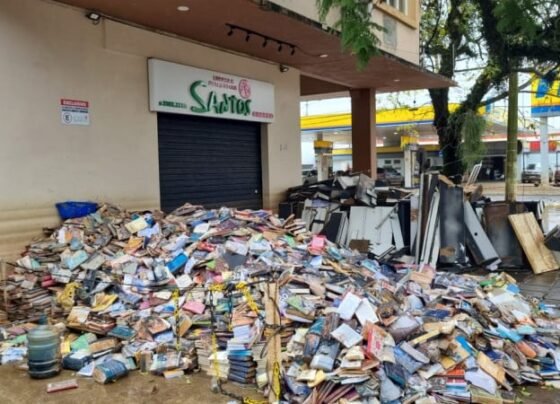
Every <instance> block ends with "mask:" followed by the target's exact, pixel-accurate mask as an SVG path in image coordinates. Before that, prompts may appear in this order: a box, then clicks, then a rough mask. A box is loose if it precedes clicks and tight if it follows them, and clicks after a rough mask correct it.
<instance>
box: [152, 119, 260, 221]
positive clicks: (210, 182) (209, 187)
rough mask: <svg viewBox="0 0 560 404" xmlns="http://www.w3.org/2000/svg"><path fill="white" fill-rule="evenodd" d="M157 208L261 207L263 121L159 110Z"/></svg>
mask: <svg viewBox="0 0 560 404" xmlns="http://www.w3.org/2000/svg"><path fill="white" fill-rule="evenodd" d="M158 140H159V178H160V197H161V208H162V210H164V211H165V212H170V211H172V210H173V209H175V208H177V207H179V206H181V205H182V204H183V203H185V202H190V203H193V204H203V205H205V206H206V207H210V208H212V207H220V206H228V207H236V208H250V209H260V208H262V171H261V124H260V123H258V122H246V121H237V120H228V119H216V118H206V117H199V116H192V115H180V114H169V113H161V112H159V113H158Z"/></svg>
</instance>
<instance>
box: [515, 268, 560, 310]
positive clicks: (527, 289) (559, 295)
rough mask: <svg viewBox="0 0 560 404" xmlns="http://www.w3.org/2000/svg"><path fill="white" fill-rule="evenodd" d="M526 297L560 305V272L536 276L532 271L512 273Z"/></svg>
mask: <svg viewBox="0 0 560 404" xmlns="http://www.w3.org/2000/svg"><path fill="white" fill-rule="evenodd" d="M511 275H513V276H514V277H515V278H516V279H517V282H518V284H519V287H520V289H521V292H522V293H523V294H524V295H525V296H532V297H536V298H538V299H542V300H544V301H545V302H546V303H550V304H558V305H560V271H552V272H547V273H544V274H539V275H535V274H533V273H532V272H531V271H520V272H513V273H511Z"/></svg>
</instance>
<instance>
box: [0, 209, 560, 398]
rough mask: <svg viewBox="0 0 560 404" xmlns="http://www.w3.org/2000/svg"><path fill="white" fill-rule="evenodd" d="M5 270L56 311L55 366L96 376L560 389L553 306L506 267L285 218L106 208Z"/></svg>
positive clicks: (268, 386) (16, 352) (433, 390)
mask: <svg viewBox="0 0 560 404" xmlns="http://www.w3.org/2000/svg"><path fill="white" fill-rule="evenodd" d="M390 219H391V218H390V217H389V218H388V223H389V225H391V223H392V222H391V221H390ZM384 223H385V222H384ZM382 226H383V225H382ZM367 230H368V231H370V229H367ZM15 267H16V270H15V272H14V274H15V275H13V276H15V277H12V278H10V279H11V282H15V281H16V280H18V281H20V278H19V277H18V276H20V275H21V274H23V273H25V274H30V273H35V274H36V275H35V276H37V281H36V282H35V283H34V284H33V287H32V288H30V289H29V290H34V288H37V287H39V288H40V290H41V291H42V293H45V294H46V296H47V297H48V300H49V304H50V305H52V308H51V309H48V310H46V311H47V312H48V313H49V314H50V317H51V322H52V323H53V324H55V326H56V327H57V328H58V329H59V330H60V332H61V333H62V335H63V337H64V339H63V342H62V346H61V348H62V353H63V355H64V359H63V363H62V364H63V366H64V367H66V368H68V369H72V370H74V371H76V372H77V373H78V375H79V376H80V377H94V375H97V376H99V377H94V378H95V380H97V381H98V382H103V383H104V382H107V381H110V379H108V378H107V377H101V376H104V375H106V373H103V372H104V369H106V368H108V367H111V366H112V364H114V361H117V362H120V363H121V364H123V365H124V367H123V368H122V369H124V370H126V372H125V371H124V370H123V372H122V374H123V375H124V374H127V373H128V372H129V371H135V370H136V371H139V372H141V373H152V374H157V375H162V376H164V377H166V378H174V377H182V376H183V375H184V374H185V373H188V372H191V371H194V370H197V369H201V370H202V371H204V372H205V373H207V374H208V375H210V376H212V377H213V378H215V380H222V385H223V386H226V387H227V383H240V384H245V385H252V386H255V387H256V388H259V389H260V390H261V391H262V392H263V393H264V394H265V395H266V396H268V397H269V398H271V399H274V397H275V396H276V394H280V395H281V397H280V398H281V399H283V400H286V401H288V402H295V403H297V402H301V403H304V402H306V403H310V402H313V403H334V402H357V401H361V402H373V403H375V402H384V403H398V402H402V403H412V402H417V403H422V404H425V403H437V402H446V403H455V402H469V401H470V402H477V403H488V402H492V403H493V402H496V403H510V402H511V403H513V402H514V400H515V395H514V393H513V391H514V390H513V387H514V386H516V385H527V384H540V385H548V386H552V387H560V349H559V346H560V311H559V309H558V308H557V307H554V306H550V305H547V304H544V303H542V302H539V301H535V300H532V299H526V298H525V297H524V296H523V295H522V294H521V293H520V291H519V287H518V286H517V284H516V281H515V280H514V279H513V278H512V277H511V276H509V275H508V274H506V273H498V272H496V273H491V274H489V275H485V276H472V275H457V274H452V273H445V272H437V271H436V270H435V269H434V268H433V266H430V265H428V264H416V263H406V262H401V263H395V262H389V261H385V260H380V259H375V256H372V254H368V253H367V252H360V251H359V250H357V249H354V248H350V247H347V246H343V245H340V244H338V243H334V242H332V241H329V239H328V238H327V237H325V236H323V235H317V234H313V233H312V232H310V231H308V230H306V229H305V227H304V230H303V231H302V226H301V221H298V220H296V219H295V218H294V216H290V217H287V218H284V219H282V218H279V217H277V216H275V215H273V214H272V213H271V212H267V211H262V210H259V211H248V210H247V211H245V210H243V211H242V210H236V209H228V208H221V209H215V210H207V209H204V208H203V207H201V206H194V205H189V204H186V205H184V206H182V207H180V208H179V209H177V210H176V211H174V212H172V213H171V214H169V215H165V214H163V213H162V212H159V211H153V212H128V211H125V210H122V209H119V208H117V207H115V206H112V205H108V204H105V205H101V206H100V208H99V210H98V211H97V212H96V213H94V214H91V215H88V216H86V217H83V218H79V219H71V220H68V221H66V222H64V223H63V224H62V226H61V227H60V228H58V229H55V230H54V231H53V233H52V234H51V235H50V236H49V237H48V238H46V239H45V240H42V241H40V242H37V243H34V244H32V246H30V248H29V249H28V250H27V252H26V253H25V254H24V255H23V257H22V258H21V259H20V260H18V261H17V262H16V263H15ZM39 274H40V275H39ZM24 278H25V280H27V278H26V275H24ZM21 282H22V283H23V282H24V281H21ZM8 283H9V282H8ZM18 287H19V288H21V284H20V285H19V286H18ZM14 290H15V291H16V292H14V296H17V293H18V292H17V290H19V289H14ZM22 296H23V295H22ZM12 300H13V299H12ZM6 307H7V308H8V310H7V311H8V315H11V310H12V308H13V307H16V306H11V307H10V306H6ZM28 309H29V311H28V312H26V311H25V307H24V306H23V305H20V306H17V309H14V310H15V312H16V316H15V317H11V319H12V320H14V319H20V318H23V317H26V318H33V316H34V315H35V314H36V313H35V312H34V307H29V308H28ZM32 327H33V325H32V324H30V323H29V322H25V321H24V322H21V323H19V324H11V325H10V326H5V327H1V332H0V334H1V336H2V341H3V342H2V345H1V347H0V353H1V354H2V363H7V362H11V361H18V360H22V359H23V358H24V356H25V343H26V341H25V333H26V332H27V331H28V330H29V329H31V328H32ZM100 375H101V376H100ZM209 385H210V383H209ZM278 387H279V388H278Z"/></svg>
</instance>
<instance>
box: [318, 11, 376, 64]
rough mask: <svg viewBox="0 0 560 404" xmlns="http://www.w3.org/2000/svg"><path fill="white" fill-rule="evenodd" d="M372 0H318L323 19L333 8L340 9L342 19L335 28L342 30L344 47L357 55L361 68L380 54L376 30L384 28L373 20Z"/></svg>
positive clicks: (320, 14) (341, 35) (341, 36)
mask: <svg viewBox="0 0 560 404" xmlns="http://www.w3.org/2000/svg"><path fill="white" fill-rule="evenodd" d="M372 4H373V3H372V2H371V1H370V0H317V8H318V10H319V16H320V18H321V20H322V21H325V18H326V17H327V14H328V13H329V12H330V11H331V10H333V9H338V10H339V11H340V19H339V20H338V21H336V23H335V25H334V28H335V29H336V30H339V31H340V39H341V43H342V48H343V49H344V50H345V51H350V52H352V53H353V54H354V55H356V59H357V65H358V68H359V69H364V68H365V67H366V66H367V64H368V63H369V61H370V59H371V58H372V57H373V56H376V55H378V54H379V43H380V41H379V38H377V36H376V35H375V32H376V31H379V32H382V31H384V28H383V27H382V26H380V25H378V24H376V23H374V22H373V21H372V20H371V8H370V7H371V5H372Z"/></svg>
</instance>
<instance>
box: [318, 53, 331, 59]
mask: <svg viewBox="0 0 560 404" xmlns="http://www.w3.org/2000/svg"><path fill="white" fill-rule="evenodd" d="M319 57H320V58H322V59H324V58H328V57H329V55H327V54H326V53H321V54H320V55H319Z"/></svg>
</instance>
